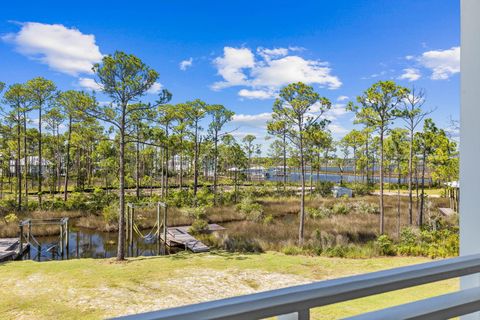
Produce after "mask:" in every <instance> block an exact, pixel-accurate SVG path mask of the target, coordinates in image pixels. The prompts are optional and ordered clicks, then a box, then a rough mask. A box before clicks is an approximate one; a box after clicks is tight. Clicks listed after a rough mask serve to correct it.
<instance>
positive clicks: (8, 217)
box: [5, 213, 18, 223]
mask: <svg viewBox="0 0 480 320" xmlns="http://www.w3.org/2000/svg"><path fill="white" fill-rule="evenodd" d="M5 222H7V223H16V222H18V217H17V215H16V214H15V213H10V214H7V215H6V216H5Z"/></svg>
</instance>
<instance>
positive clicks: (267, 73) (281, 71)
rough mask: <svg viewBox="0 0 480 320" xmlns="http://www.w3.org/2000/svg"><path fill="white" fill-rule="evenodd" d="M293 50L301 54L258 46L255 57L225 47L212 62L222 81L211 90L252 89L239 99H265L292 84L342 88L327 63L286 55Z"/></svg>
mask: <svg viewBox="0 0 480 320" xmlns="http://www.w3.org/2000/svg"><path fill="white" fill-rule="evenodd" d="M293 51H301V48H296V47H291V48H274V49H266V48H261V47H260V48H257V51H256V53H257V55H255V54H254V53H253V52H252V50H250V49H249V48H232V47H225V48H224V53H223V56H221V57H217V58H216V59H215V60H214V65H215V67H216V68H217V71H218V74H219V75H220V76H221V77H222V78H223V81H219V82H216V83H214V84H213V86H212V88H213V89H214V90H220V89H223V88H227V87H235V86H244V87H248V88H251V89H252V90H246V89H242V90H240V92H239V95H240V96H241V97H245V98H248V99H267V98H273V97H275V92H276V91H278V90H279V89H280V88H281V87H282V86H285V85H287V84H290V83H293V82H299V81H301V82H304V83H307V84H317V85H320V86H322V87H326V88H328V89H337V88H339V87H340V86H341V85H342V83H341V81H340V80H339V79H338V77H336V76H334V75H332V74H331V68H330V67H329V64H328V63H327V62H323V61H319V60H307V59H304V58H302V57H300V56H298V55H289V53H290V52H293ZM267 96H268V97H267Z"/></svg>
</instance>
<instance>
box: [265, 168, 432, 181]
mask: <svg viewBox="0 0 480 320" xmlns="http://www.w3.org/2000/svg"><path fill="white" fill-rule="evenodd" d="M310 176H311V178H312V181H314V182H316V181H317V180H318V181H329V182H333V183H340V182H341V181H342V180H343V182H355V181H357V182H362V177H361V176H359V175H357V176H355V175H353V174H351V173H347V172H345V173H344V174H343V177H342V175H340V174H339V173H325V172H322V173H320V174H318V175H317V173H315V172H313V173H312V174H311V173H310V172H308V171H307V172H306V173H305V180H306V181H310ZM300 179H301V174H300V172H288V173H287V181H289V182H299V181H300ZM369 179H370V181H374V182H379V180H380V177H378V176H376V177H369ZM265 180H266V181H276V182H282V181H283V175H280V174H278V171H277V172H275V171H274V170H267V171H266V175H265ZM413 180H414V183H415V178H414V179H413ZM384 182H385V183H397V182H398V178H397V177H388V175H385V177H384ZM400 182H401V183H407V182H408V180H407V178H403V177H402V178H401V179H400ZM419 183H421V180H420V179H419ZM430 183H431V180H430V178H425V184H430Z"/></svg>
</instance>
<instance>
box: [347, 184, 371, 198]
mask: <svg viewBox="0 0 480 320" xmlns="http://www.w3.org/2000/svg"><path fill="white" fill-rule="evenodd" d="M350 188H351V189H352V191H353V195H354V196H356V197H357V196H366V195H368V194H369V193H370V192H371V191H372V187H371V186H369V185H368V184H366V183H358V182H357V183H353V184H352V185H350Z"/></svg>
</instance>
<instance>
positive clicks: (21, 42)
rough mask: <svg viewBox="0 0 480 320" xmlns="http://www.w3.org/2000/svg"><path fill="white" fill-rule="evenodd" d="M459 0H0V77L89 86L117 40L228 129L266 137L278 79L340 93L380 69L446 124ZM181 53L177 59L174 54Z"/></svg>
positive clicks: (454, 111) (453, 92) (339, 126)
mask: <svg viewBox="0 0 480 320" xmlns="http://www.w3.org/2000/svg"><path fill="white" fill-rule="evenodd" d="M459 22H460V21H459V1H438V0H416V1H414V0H408V1H407V0H404V1H385V0H358V1H353V0H352V1H347V0H340V1H300V2H292V1H242V2H232V1H150V2H146V1H139V2H136V3H133V5H132V2H127V1H114V2H109V1H95V2H93V1H81V2H77V4H76V5H75V6H71V5H66V4H65V2H64V1H62V2H60V1H58V2H57V1H49V6H48V7H47V6H46V5H45V4H43V3H41V2H40V1H22V2H20V3H19V2H17V3H15V2H13V1H9V2H7V3H4V4H2V8H1V10H0V36H1V40H0V80H1V81H4V82H6V83H7V84H12V83H15V82H23V81H26V80H28V79H30V78H32V77H34V76H44V77H46V78H49V79H52V80H54V81H55V82H56V83H57V85H58V86H59V88H61V89H72V88H73V89H82V88H83V89H86V90H90V89H91V88H92V86H94V83H93V81H92V80H91V79H92V74H90V73H89V69H90V68H89V66H90V64H91V63H93V62H96V61H98V60H99V59H100V58H101V56H102V55H104V54H109V53H112V52H114V51H115V50H122V51H125V52H127V53H133V54H135V55H137V56H139V57H140V58H141V59H142V60H144V61H145V62H146V63H147V64H148V65H150V66H151V67H153V68H154V69H156V70H157V71H158V72H159V73H160V78H159V84H158V85H156V87H155V88H153V90H152V93H151V94H149V95H147V97H146V99H153V98H154V97H155V95H154V92H155V89H158V88H160V85H161V86H163V87H165V88H167V89H169V90H170V91H171V92H172V93H173V101H172V102H173V103H176V102H183V101H186V100H190V99H195V98H201V99H202V100H204V101H206V102H207V103H212V104H213V103H220V104H224V105H225V106H226V107H228V108H230V109H232V110H233V111H235V112H236V114H237V115H236V117H235V119H234V121H233V122H232V123H231V124H230V125H229V129H236V130H235V132H234V133H235V135H236V136H237V137H242V136H243V135H245V134H247V133H253V134H256V135H257V136H258V138H259V142H262V141H264V136H265V130H264V124H265V121H266V120H268V119H269V117H270V112H271V107H272V104H273V99H274V97H275V94H276V92H278V90H279V88H281V86H282V85H285V84H287V83H289V82H293V81H300V80H301V81H304V82H307V83H309V84H311V85H312V86H314V87H315V88H316V89H317V91H318V92H319V93H320V94H321V95H323V96H326V97H328V98H329V99H331V100H332V102H333V103H334V108H333V110H332V111H331V112H329V114H328V116H329V118H330V119H331V121H332V125H331V130H332V132H333V133H334V134H335V135H336V136H337V137H341V136H342V135H343V134H344V133H345V132H346V131H347V130H349V129H351V128H352V127H353V123H352V122H353V120H352V119H353V115H352V114H350V113H348V112H346V111H345V110H344V108H343V107H344V104H345V103H346V102H348V101H349V100H352V99H354V98H355V96H357V95H359V94H360V93H361V92H362V91H363V90H365V89H366V88H367V87H368V86H370V85H371V84H372V83H374V82H376V81H378V80H384V79H394V80H396V81H398V83H399V84H402V85H405V86H409V87H410V86H412V85H415V86H416V87H419V88H425V90H426V91H427V103H426V108H432V109H433V108H436V110H435V112H434V113H433V114H432V117H433V118H434V119H435V120H436V121H437V123H438V124H439V125H440V126H443V127H447V126H448V125H449V119H450V117H453V118H458V113H459V112H458V111H459V110H458V109H459V59H460V58H459V51H460V49H459V43H460V31H459ZM182 62H183V63H182Z"/></svg>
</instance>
